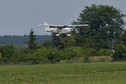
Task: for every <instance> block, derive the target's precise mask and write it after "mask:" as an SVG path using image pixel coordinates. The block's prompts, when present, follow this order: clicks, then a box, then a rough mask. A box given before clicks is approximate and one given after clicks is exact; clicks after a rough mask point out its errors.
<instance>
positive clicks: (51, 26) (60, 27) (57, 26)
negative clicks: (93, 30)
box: [38, 22, 88, 29]
mask: <svg viewBox="0 0 126 84" xmlns="http://www.w3.org/2000/svg"><path fill="white" fill-rule="evenodd" d="M38 26H44V27H49V28H59V29H62V28H66V27H70V28H75V27H80V26H81V27H82V26H88V24H82V25H48V24H47V22H44V24H39V25H38Z"/></svg>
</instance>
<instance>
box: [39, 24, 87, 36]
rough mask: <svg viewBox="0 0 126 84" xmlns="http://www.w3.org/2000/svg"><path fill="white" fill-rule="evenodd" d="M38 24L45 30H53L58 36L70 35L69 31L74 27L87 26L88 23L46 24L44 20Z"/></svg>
mask: <svg viewBox="0 0 126 84" xmlns="http://www.w3.org/2000/svg"><path fill="white" fill-rule="evenodd" d="M38 26H44V27H45V30H46V31H47V32H53V33H56V36H59V35H60V34H67V36H71V34H70V33H71V32H72V31H73V29H74V28H75V27H80V26H88V24H83V25H48V24H47V22H44V24H39V25H38Z"/></svg>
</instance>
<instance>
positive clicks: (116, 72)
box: [0, 62, 126, 84]
mask: <svg viewBox="0 0 126 84" xmlns="http://www.w3.org/2000/svg"><path fill="white" fill-rule="evenodd" d="M125 83H126V62H113V63H112V62H111V63H110V62H109V63H85V64H45V65H13V66H10V65H9V66H0V84H125Z"/></svg>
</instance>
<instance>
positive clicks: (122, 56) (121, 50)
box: [112, 44, 126, 60]
mask: <svg viewBox="0 0 126 84" xmlns="http://www.w3.org/2000/svg"><path fill="white" fill-rule="evenodd" d="M114 51H115V52H114V54H113V56H112V57H113V59H114V60H126V47H125V45H123V44H117V45H116V46H115V48H114Z"/></svg>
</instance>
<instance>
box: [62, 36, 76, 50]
mask: <svg viewBox="0 0 126 84" xmlns="http://www.w3.org/2000/svg"><path fill="white" fill-rule="evenodd" d="M62 44H63V46H64V48H68V47H73V46H75V45H76V41H75V39H74V37H73V36H69V37H64V38H63V40H62Z"/></svg>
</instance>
